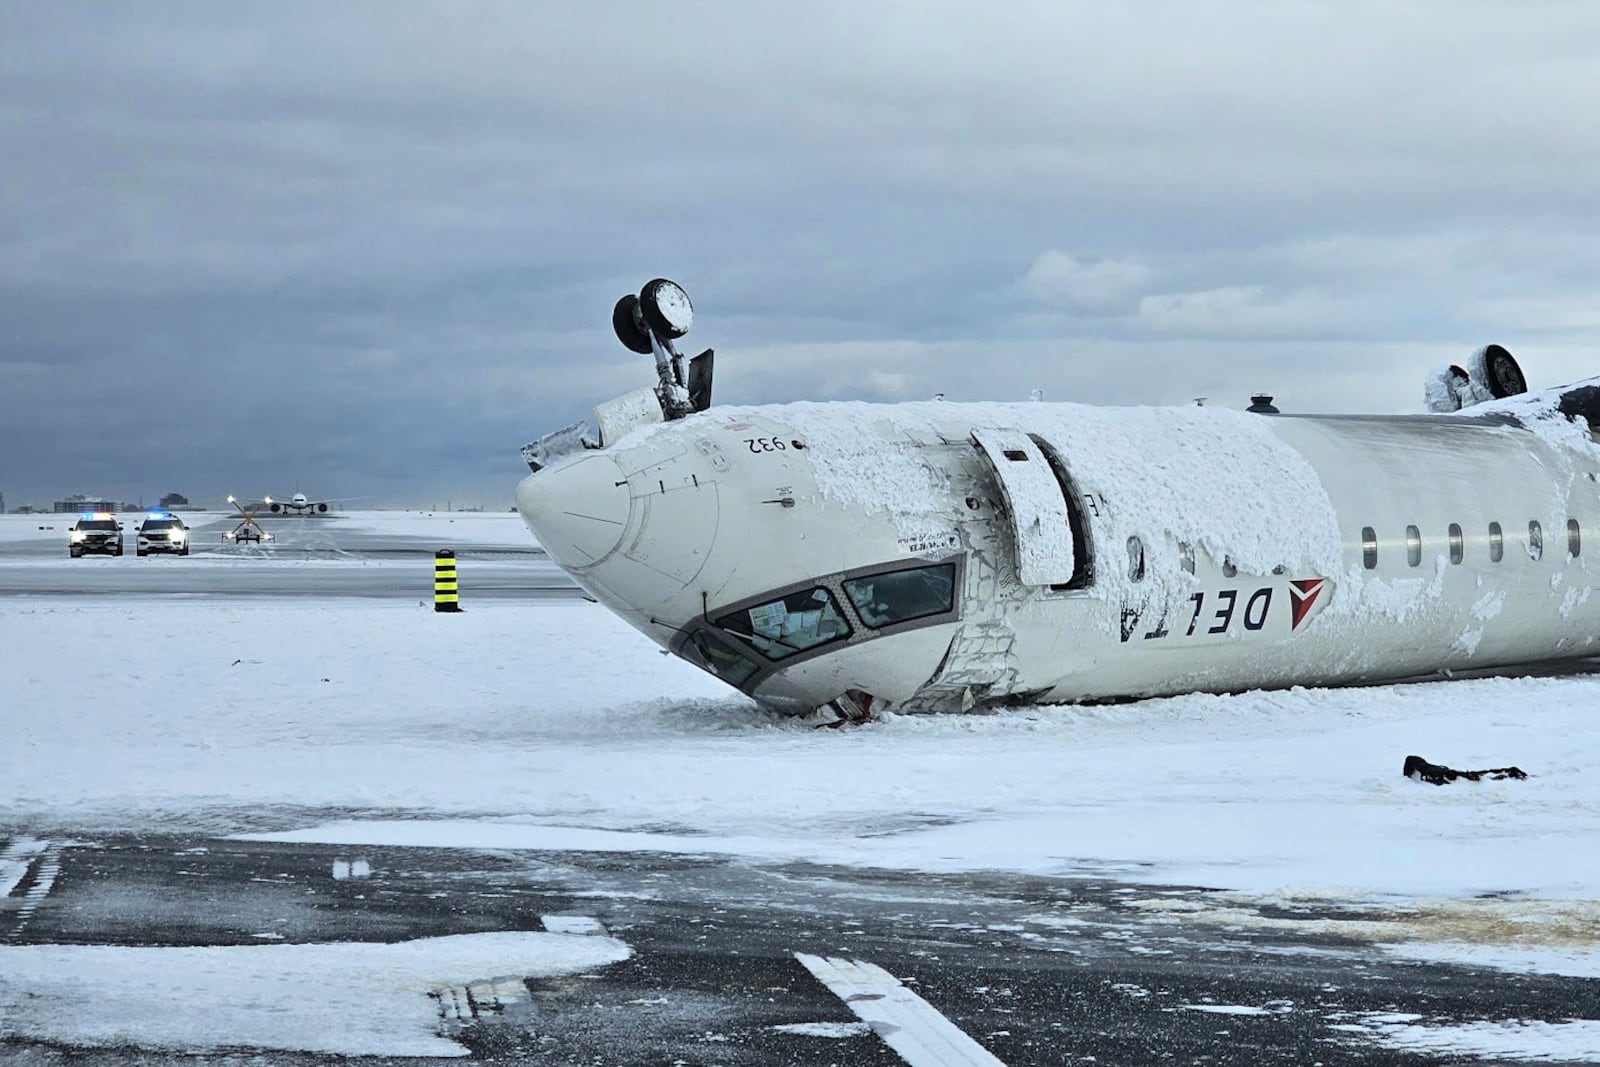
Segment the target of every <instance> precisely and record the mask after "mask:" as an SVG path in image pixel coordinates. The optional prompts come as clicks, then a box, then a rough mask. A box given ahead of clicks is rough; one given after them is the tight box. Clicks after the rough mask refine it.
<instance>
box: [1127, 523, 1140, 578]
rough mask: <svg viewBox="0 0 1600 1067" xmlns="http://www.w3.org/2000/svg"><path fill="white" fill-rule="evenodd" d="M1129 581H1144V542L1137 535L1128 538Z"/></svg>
mask: <svg viewBox="0 0 1600 1067" xmlns="http://www.w3.org/2000/svg"><path fill="white" fill-rule="evenodd" d="M1128 580H1129V581H1133V582H1142V581H1144V542H1143V541H1141V540H1139V537H1138V535H1137V534H1136V535H1134V536H1133V537H1130V538H1128Z"/></svg>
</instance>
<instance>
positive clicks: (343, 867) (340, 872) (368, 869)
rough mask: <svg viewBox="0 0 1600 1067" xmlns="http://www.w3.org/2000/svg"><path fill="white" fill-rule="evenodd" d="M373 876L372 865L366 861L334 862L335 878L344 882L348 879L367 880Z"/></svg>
mask: <svg viewBox="0 0 1600 1067" xmlns="http://www.w3.org/2000/svg"><path fill="white" fill-rule="evenodd" d="M371 874H372V864H370V863H368V862H367V861H366V860H334V861H333V877H334V880H335V881H339V882H342V881H344V880H345V879H346V878H367V877H370V876H371Z"/></svg>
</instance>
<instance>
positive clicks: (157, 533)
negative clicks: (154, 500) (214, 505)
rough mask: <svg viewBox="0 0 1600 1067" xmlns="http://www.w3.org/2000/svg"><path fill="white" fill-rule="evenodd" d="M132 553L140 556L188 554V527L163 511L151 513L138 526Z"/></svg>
mask: <svg viewBox="0 0 1600 1067" xmlns="http://www.w3.org/2000/svg"><path fill="white" fill-rule="evenodd" d="M134 551H135V552H136V553H137V554H138V555H141V556H148V555H149V554H150V553H152V552H170V553H172V554H173V555H177V556H187V555H188V554H189V527H187V526H185V525H184V524H183V520H182V519H180V518H178V517H177V516H176V515H172V514H169V513H167V512H165V511H152V512H151V513H150V514H148V515H146V516H145V517H144V522H142V523H140V524H139V539H138V542H137V544H136V545H135V547H134Z"/></svg>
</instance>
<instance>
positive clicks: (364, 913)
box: [0, 835, 1600, 1067]
mask: <svg viewBox="0 0 1600 1067" xmlns="http://www.w3.org/2000/svg"><path fill="white" fill-rule="evenodd" d="M46 870H48V873H49V877H50V885H49V887H48V892H47V893H45V894H33V895H32V896H30V893H29V891H30V889H31V888H33V887H34V886H35V885H36V883H37V881H38V880H39V879H40V878H41V877H42V876H43V875H42V873H41V872H44V871H46ZM1207 896H1208V894H1207V893H1206V892H1205V891H1204V890H1198V889H1192V888H1182V887H1167V888H1160V887H1131V886H1126V885H1120V884H1118V883H1116V882H1114V881H1108V880H1105V879H1094V878H1082V879H1040V878H1026V877H1016V876H1001V875H992V876H959V877H957V876H929V875H910V874H905V873H891V872H881V871H872V870H848V869H839V868H826V867H815V866H794V865H778V866H766V865H758V864H750V863H745V862H740V861H737V860H730V859H728V858H726V857H712V856H696V855H663V854H608V853H548V852H481V851H474V850H470V849H464V850H455V849H426V848H414V849H395V848H358V847H352V846H348V845H340V846H334V845H311V844H287V843H273V842H261V841H241V840H235V839H227V838H203V837H189V836H183V837H174V836H162V835H151V836H135V837H109V838H94V839H84V840H76V841H61V842H60V843H55V842H48V843H46V847H45V848H44V849H43V850H42V851H40V852H39V853H38V855H37V857H36V858H35V860H34V862H33V863H32V865H31V867H30V868H29V871H28V873H27V875H26V876H25V877H24V878H23V879H22V880H21V882H20V883H19V885H18V886H17V888H16V891H15V892H14V893H13V894H12V896H11V897H10V898H8V900H7V903H8V904H11V903H13V902H16V901H29V902H30V903H29V904H28V905H27V906H14V907H10V908H8V910H5V911H0V960H4V958H5V952H6V950H7V948H8V947H12V946H22V945H39V944H57V945H60V944H69V945H119V946H146V947H149V946H165V947H171V948H176V947H181V946H222V945H256V946H260V945H263V944H264V943H268V942H270V943H271V944H274V945H293V944H316V943H324V944H325V943H334V942H372V941H381V942H402V941H408V940H412V939H418V938H428V937H441V936H449V935H463V934H479V933H484V932H490V931H519V930H531V931H538V930H544V929H550V928H552V926H553V925H556V924H557V923H571V922H573V921H575V920H574V917H582V919H583V920H584V922H586V923H590V924H593V928H594V930H595V931H596V932H597V933H604V934H606V935H608V936H610V937H613V938H616V939H619V940H621V941H622V942H623V943H625V944H626V945H627V946H628V948H629V949H630V950H631V953H632V954H631V956H630V957H629V958H628V959H626V960H625V961H623V962H620V963H615V964H612V965H609V966H605V967H599V968H594V969H592V970H589V971H586V972H584V973H582V974H581V975H576V976H567V977H560V978H553V979H539V978H532V979H527V980H524V979H521V978H518V977H516V976H515V975H513V976H511V977H512V984H511V985H510V986H509V987H507V986H505V984H504V982H502V983H501V984H500V990H499V992H498V993H497V994H496V996H495V997H489V996H486V995H485V994H484V992H483V990H484V989H486V988H488V987H487V986H484V985H481V984H480V986H479V987H477V988H478V991H477V993H476V995H475V996H468V995H467V992H470V989H469V990H467V991H466V992H461V993H459V995H458V996H457V998H456V1000H452V999H450V996H449V995H445V994H441V992H440V991H437V990H436V991H434V993H433V994H432V1003H431V1006H423V1007H419V1010H420V1011H422V1012H423V1013H424V1014H426V1013H427V1012H430V1011H431V1012H434V1013H436V1015H437V1019H436V1020H432V1019H430V1020H429V1022H430V1024H431V1025H434V1026H436V1027H437V1029H438V1032H439V1033H441V1034H445V1035H448V1036H450V1037H451V1038H453V1039H454V1040H456V1041H459V1042H460V1043H461V1044H462V1045H463V1046H464V1047H465V1048H466V1049H467V1050H468V1051H469V1052H470V1054H471V1056H472V1057H474V1058H476V1059H480V1060H484V1061H487V1062H495V1063H511V1062H518V1063H520V1062H529V1061H533V1062H539V1063H556V1064H670V1063H684V1064H729V1065H733V1064H775V1063H781V1064H819V1065H820V1064H863V1065H877V1064H881V1065H886V1067H887V1065H891V1064H899V1063H903V1062H921V1063H935V1062H939V1063H944V1062H971V1061H969V1060H933V1059H926V1060H921V1061H917V1060H915V1059H912V1060H909V1061H908V1060H903V1059H902V1058H901V1056H900V1055H899V1054H897V1053H896V1052H895V1051H893V1050H892V1049H891V1048H890V1047H889V1046H888V1045H887V1044H886V1043H885V1042H884V1041H883V1040H881V1039H880V1037H879V1035H878V1034H877V1033H874V1032H872V1031H871V1030H870V1029H867V1028H866V1027H865V1026H864V1024H861V1023H860V1022H859V1021H858V1020H857V1019H856V1017H855V1015H854V1014H852V1011H851V1010H850V1008H849V1007H848V1006H847V1005H846V1004H845V1003H844V1002H843V1001H842V1000H841V999H840V997H839V996H838V995H836V994H835V993H833V992H831V991H830V990H829V989H828V988H827V987H825V986H824V985H822V984H821V983H820V982H819V981H818V980H817V979H816V978H814V977H813V976H812V974H811V973H809V972H808V971H807V970H806V968H805V967H803V966H802V965H801V963H800V962H798V961H797V959H796V955H797V954H799V953H808V954H814V955H821V956H830V957H837V958H842V959H849V960H861V961H865V962H868V963H870V964H873V965H875V966H877V967H880V968H883V969H884V970H885V971H887V972H888V974H890V975H892V976H894V977H895V978H897V979H898V980H899V982H900V983H901V984H902V985H903V986H904V987H905V988H907V989H909V990H912V991H914V992H915V993H916V994H917V996H919V997H920V998H921V999H922V1000H923V1001H925V1002H926V1003H927V1004H928V1005H931V1006H932V1008H933V1009H934V1010H936V1011H937V1012H938V1013H940V1014H941V1015H942V1016H943V1017H944V1018H945V1019H947V1020H949V1022H951V1023H953V1024H954V1025H955V1026H956V1027H958V1028H959V1029H960V1030H961V1031H963V1032H964V1033H965V1034H966V1035H969V1036H970V1037H971V1039H972V1040H973V1041H975V1042H976V1043H978V1045H980V1046H981V1047H982V1048H984V1049H986V1050H987V1051H988V1052H989V1053H990V1054H992V1055H993V1056H994V1057H997V1058H998V1059H999V1061H1000V1062H1003V1063H1007V1064H1012V1065H1026V1064H1069V1063H1101V1064H1107V1063H1112V1064H1132V1063H1216V1064H1229V1063H1237V1064H1307V1065H1309V1064H1316V1063H1321V1064H1327V1065H1333V1064H1420V1063H1438V1062H1449V1061H1448V1060H1446V1059H1444V1058H1439V1057H1429V1056H1425V1055H1419V1054H1416V1053H1411V1052H1399V1051H1390V1050H1386V1049H1384V1048H1383V1047H1382V1046H1381V1045H1379V1044H1376V1043H1374V1042H1373V1041H1372V1040H1371V1039H1370V1038H1368V1037H1366V1036H1364V1035H1363V1033H1362V1032H1361V1026H1360V1024H1361V1022H1362V1021H1363V1020H1372V1019H1378V1020H1382V1019H1385V1018H1389V1017H1394V1016H1397V1015H1415V1016H1417V1017H1420V1018H1424V1019H1427V1020H1430V1022H1431V1023H1432V1024H1435V1025H1447V1024H1450V1023H1464V1022H1477V1021H1482V1020H1485V1019H1490V1020H1493V1019H1507V1020H1522V1021H1526V1020H1547V1021H1553V1022H1554V1021H1560V1020H1564V1019H1569V1018H1573V1017H1575V1016H1580V1017H1581V1016H1583V1015H1585V1014H1586V1013H1589V1012H1592V1010H1593V1006H1594V1004H1595V1003H1596V996H1597V994H1600V982H1596V981H1585V980H1579V979H1570V978H1568V979H1563V978H1557V977H1542V976H1537V975H1508V974H1505V973H1502V972H1490V971H1482V970H1477V969H1473V968H1465V967H1453V966H1441V965H1436V964H1422V963H1413V962H1405V961H1403V960H1398V959H1393V958H1390V957H1388V956H1386V955H1385V954H1383V953H1381V952H1379V951H1376V950H1375V949H1374V948H1373V947H1372V946H1371V945H1368V944H1366V943H1364V942H1363V941H1361V940H1360V939H1359V938H1345V937H1340V936H1338V935H1337V934H1336V933H1334V934H1330V933H1319V934H1316V935H1310V934H1288V933H1284V932H1282V931H1281V930H1272V929H1251V928H1249V927H1248V926H1242V925H1240V924H1238V923H1236V922H1235V923H1228V924H1208V923H1204V922H1198V923H1197V922H1191V921H1178V922H1175V921H1173V920H1172V912H1170V911H1169V910H1167V909H1166V908H1152V902H1155V903H1162V904H1166V905H1171V904H1173V903H1175V902H1177V903H1181V902H1184V901H1188V900H1196V899H1198V900H1202V901H1203V900H1204V899H1205V898H1206V897H1207ZM552 917H560V918H559V919H557V918H552ZM1346 917H1348V916H1347V915H1346ZM557 928H560V927H557ZM3 970H4V968H3V967H0V1024H3V1023H4V1020H5V1018H6V1015H5V1013H4V1006H5V1004H6V1003H7V1001H8V1000H12V1001H13V1003H14V998H9V997H7V996H6V995H5V991H6V979H5V977H4V974H3ZM491 977H496V976H489V975H485V976H483V978H484V979H485V980H487V979H490V978H491ZM499 977H504V976H499ZM235 981H236V982H237V983H248V981H249V978H248V976H247V975H242V974H241V975H238V976H236V977H235ZM507 989H509V990H510V991H511V993H512V994H513V995H510V996H508V995H507V994H506V990H507ZM305 995H307V996H312V997H315V996H316V995H317V993H316V991H315V990H314V989H313V990H307V991H305ZM419 996H420V995H419ZM441 996H443V999H441ZM457 1001H459V1003H457ZM462 1005H465V1007H464V1008H463V1007H462ZM168 1009H169V1010H172V1011H194V1012H203V1011H205V1006H204V1005H199V1004H196V1005H183V1004H175V1005H169V1006H168ZM82 1010H83V1011H84V1012H85V1013H92V1012H93V1010H94V1005H93V1004H92V1003H85V1004H84V1005H82ZM62 1032H63V1033H64V1034H67V1035H70V1034H71V1033H72V1032H73V1027H72V1025H71V1022H70V1020H68V1021H66V1022H65V1024H64V1025H63V1027H62ZM69 1049H70V1045H69V1044H66V1043H63V1042H61V1041H38V1040H30V1039H28V1038H24V1037H19V1036H15V1035H13V1036H11V1037H8V1038H5V1039H4V1040H0V1060H3V1061H4V1062H7V1063H55V1062H64V1061H65V1060H66V1059H68V1058H70V1061H71V1062H73V1063H82V1064H113V1063H118V1064H120V1063H145V1064H169V1063H170V1064H178V1063H184V1064H195V1063H236V1062H272V1063H325V1062H334V1061H335V1060H337V1061H338V1062H343V1063H363V1062H383V1060H382V1059H381V1058H368V1057H361V1056H356V1057H354V1058H345V1057H332V1056H319V1055H314V1054H310V1053H292V1054H291V1053H286V1052H275V1053H273V1054H272V1055H271V1056H270V1057H269V1058H268V1059H267V1060H264V1061H257V1060H253V1059H251V1058H250V1055H251V1054H249V1053H247V1052H246V1051H244V1050H235V1049H227V1048H221V1049H210V1050H205V1049H199V1050H196V1049H192V1048H191V1049H161V1048H149V1047H140V1046H138V1045H132V1044H122V1045H116V1046H113V1047H109V1048H100V1049H70V1051H71V1054H70V1057H69V1056H68V1055H67V1053H68V1051H69ZM417 1062H423V1061H417ZM1499 1062H1516V1061H1515V1060H1510V1061H1499Z"/></svg>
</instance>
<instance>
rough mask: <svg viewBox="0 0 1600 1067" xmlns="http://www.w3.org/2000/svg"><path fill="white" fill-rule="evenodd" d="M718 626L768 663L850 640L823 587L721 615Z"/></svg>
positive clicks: (835, 603) (835, 606)
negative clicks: (818, 647) (737, 638)
mask: <svg viewBox="0 0 1600 1067" xmlns="http://www.w3.org/2000/svg"><path fill="white" fill-rule="evenodd" d="M717 625H718V626H720V627H722V628H723V629H724V630H727V631H728V632H729V633H735V634H738V635H739V636H740V637H742V638H744V639H745V640H746V641H749V642H750V643H751V644H752V645H754V646H755V647H756V649H757V650H758V651H759V652H761V653H762V654H763V655H765V656H767V657H768V658H770V659H784V658H785V657H787V656H792V655H794V654H795V653H796V652H804V651H805V650H806V649H809V648H816V647H817V646H818V645H824V644H827V643H828V642H829V641H839V640H842V639H844V638H846V637H849V636H850V624H849V623H848V622H846V621H845V618H844V615H843V614H841V613H840V611H839V604H838V602H837V601H835V600H834V599H833V594H832V593H830V592H828V590H827V589H825V588H823V587H822V586H820V585H819V586H817V587H815V588H813V589H802V590H800V591H799V592H797V593H790V594H789V595H788V596H786V597H782V598H780V599H778V600H769V601H767V602H766V603H765V604H756V605H754V606H753V607H748V608H743V609H741V610H739V611H735V612H732V613H730V614H728V615H724V616H723V617H722V618H720V619H718V620H717Z"/></svg>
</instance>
